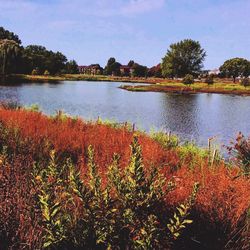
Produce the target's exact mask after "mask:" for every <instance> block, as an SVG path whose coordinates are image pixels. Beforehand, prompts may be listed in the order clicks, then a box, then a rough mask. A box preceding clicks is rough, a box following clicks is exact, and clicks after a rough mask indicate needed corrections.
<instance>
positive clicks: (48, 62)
mask: <svg viewBox="0 0 250 250" xmlns="http://www.w3.org/2000/svg"><path fill="white" fill-rule="evenodd" d="M23 54H24V58H25V60H26V62H27V65H28V68H29V73H30V72H31V71H32V70H33V69H38V71H39V73H40V74H43V73H44V71H45V70H48V71H49V72H50V73H51V74H56V73H60V72H61V71H62V70H63V69H65V65H66V62H67V58H66V56H64V55H63V54H62V53H60V52H56V53H55V52H53V51H49V50H47V49H46V48H45V47H43V46H38V45H29V46H27V47H26V48H24V52H23Z"/></svg>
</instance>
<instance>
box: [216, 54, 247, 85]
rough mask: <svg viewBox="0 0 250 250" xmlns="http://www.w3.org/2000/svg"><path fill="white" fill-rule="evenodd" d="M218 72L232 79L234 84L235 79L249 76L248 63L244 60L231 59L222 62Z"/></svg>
mask: <svg viewBox="0 0 250 250" xmlns="http://www.w3.org/2000/svg"><path fill="white" fill-rule="evenodd" d="M220 71H221V73H222V74H223V75H225V76H226V77H233V81H234V83H235V81H236V77H239V76H241V77H248V76H249V75H250V62H249V61H248V60H246V59H244V58H238V57H236V58H232V59H229V60H227V61H225V62H224V64H223V65H222V66H221V67H220Z"/></svg>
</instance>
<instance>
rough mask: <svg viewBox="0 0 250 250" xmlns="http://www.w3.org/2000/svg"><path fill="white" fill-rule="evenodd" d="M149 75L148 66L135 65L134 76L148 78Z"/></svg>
mask: <svg viewBox="0 0 250 250" xmlns="http://www.w3.org/2000/svg"><path fill="white" fill-rule="evenodd" d="M147 73H148V68H147V67H146V66H143V65H140V64H138V63H134V65H133V76H135V77H146V76H147Z"/></svg>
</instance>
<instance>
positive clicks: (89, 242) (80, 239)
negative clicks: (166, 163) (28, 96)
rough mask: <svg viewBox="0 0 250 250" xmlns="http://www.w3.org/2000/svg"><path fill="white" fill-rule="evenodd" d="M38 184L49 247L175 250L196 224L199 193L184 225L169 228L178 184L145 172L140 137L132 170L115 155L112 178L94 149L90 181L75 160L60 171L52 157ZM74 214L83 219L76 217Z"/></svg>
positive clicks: (175, 222)
mask: <svg viewBox="0 0 250 250" xmlns="http://www.w3.org/2000/svg"><path fill="white" fill-rule="evenodd" d="M62 170H63V171H62ZM63 172H64V173H63ZM65 173H67V174H66V175H65ZM63 176H64V178H63ZM101 176H102V177H101ZM35 182H36V183H37V185H38V186H39V189H38V193H39V194H38V198H39V204H40V209H41V214H42V217H43V219H42V224H41V225H42V227H43V229H44V236H43V248H49V249H52V248H53V249H61V248H65V247H66V246H69V245H70V246H71V248H81V249H96V248H98V249H113V248H114V249H124V248H126V249H127V248H128V249H153V248H154V249H155V248H157V249H158V248H162V247H164V248H169V247H170V245H171V243H172V241H174V240H175V239H176V238H177V237H176V236H177V234H178V237H179V236H180V235H181V231H182V230H183V229H184V228H185V227H186V226H187V225H188V224H189V223H191V222H192V221H191V220H188V218H187V217H188V215H189V210H190V208H191V206H192V205H193V202H194V198H195V194H194V191H193V196H192V198H190V201H188V202H187V203H186V204H185V205H181V206H180V207H179V208H178V212H179V213H180V218H181V221H179V219H178V217H177V215H176V214H175V215H174V217H173V218H172V219H171V220H170V221H171V225H170V224H167V222H168V220H169V213H168V212H167V211H168V209H169V208H167V207H166V204H165V202H164V197H165V195H166V194H167V193H168V192H170V191H171V190H172V189H173V183H171V182H170V183H167V182H166V180H165V178H163V176H162V175H161V174H160V173H159V171H158V169H157V168H151V169H150V170H149V171H146V170H145V167H144V165H143V160H142V152H141V146H140V145H139V142H138V138H137V137H134V140H133V143H132V144H131V158H130V163H129V165H128V166H127V167H126V168H125V169H121V168H120V167H119V156H118V155H116V154H115V155H114V157H113V162H112V164H111V165H110V167H109V169H108V172H107V177H106V179H105V178H104V177H103V175H101V174H100V172H99V167H98V166H97V165H96V164H95V161H94V150H93V148H92V147H91V146H89V147H88V171H87V172H86V175H85V178H84V177H83V176H81V174H80V173H79V172H77V171H76V168H75V166H74V165H73V164H72V163H71V162H70V161H69V160H68V161H67V162H66V163H65V165H64V166H63V167H62V168H60V166H58V165H57V164H56V162H55V155H54V152H52V153H51V160H50V163H49V165H48V167H47V168H46V169H42V170H41V171H40V173H36V177H35ZM195 190H196V189H195ZM62 194H64V196H63V198H62ZM59 197H61V200H60V198H59ZM63 199H64V200H63ZM70 209H73V210H74V211H75V214H77V217H76V216H70ZM172 236H174V237H172ZM66 249H67V248H66Z"/></svg>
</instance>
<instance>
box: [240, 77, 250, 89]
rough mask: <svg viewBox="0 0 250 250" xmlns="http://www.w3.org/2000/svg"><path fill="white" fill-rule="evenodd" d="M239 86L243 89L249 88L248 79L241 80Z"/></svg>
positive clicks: (249, 82)
mask: <svg viewBox="0 0 250 250" xmlns="http://www.w3.org/2000/svg"><path fill="white" fill-rule="evenodd" d="M240 84H241V85H242V86H244V87H245V88H246V87H248V86H250V81H249V78H246V77H245V78H243V79H242V80H241V82H240Z"/></svg>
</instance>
